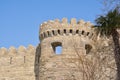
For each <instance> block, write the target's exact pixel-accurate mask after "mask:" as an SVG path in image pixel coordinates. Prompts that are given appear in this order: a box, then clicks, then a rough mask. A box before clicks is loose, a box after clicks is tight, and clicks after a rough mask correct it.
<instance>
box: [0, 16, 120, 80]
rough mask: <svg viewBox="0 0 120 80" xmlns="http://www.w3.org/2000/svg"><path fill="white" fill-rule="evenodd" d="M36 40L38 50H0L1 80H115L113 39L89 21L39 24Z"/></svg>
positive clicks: (64, 19)
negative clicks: (59, 48)
mask: <svg viewBox="0 0 120 80" xmlns="http://www.w3.org/2000/svg"><path fill="white" fill-rule="evenodd" d="M119 32H120V31H119ZM39 38H40V43H39V44H38V46H37V47H33V46H32V45H29V46H28V47H27V48H25V47H24V46H20V47H19V48H18V49H16V48H14V47H10V48H9V49H6V48H1V49H0V80H115V76H116V65H115V61H114V55H113V49H114V46H113V42H112V39H111V37H110V38H107V37H104V36H100V35H99V33H97V32H96V28H94V27H93V24H91V23H90V22H85V21H83V20H80V21H76V19H75V18H72V19H71V20H70V22H68V21H67V19H66V18H63V19H62V20H61V21H59V20H58V19H56V20H50V21H47V22H44V23H43V24H41V25H40V32H39ZM58 46H60V47H62V52H61V54H57V53H56V49H57V47H58Z"/></svg>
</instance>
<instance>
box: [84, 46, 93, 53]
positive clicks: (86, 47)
mask: <svg viewBox="0 0 120 80" xmlns="http://www.w3.org/2000/svg"><path fill="white" fill-rule="evenodd" d="M85 49H86V54H89V52H90V51H91V49H92V46H91V45H89V44H86V45H85Z"/></svg>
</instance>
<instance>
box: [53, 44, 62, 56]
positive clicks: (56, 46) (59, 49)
mask: <svg viewBox="0 0 120 80" xmlns="http://www.w3.org/2000/svg"><path fill="white" fill-rule="evenodd" d="M51 45H52V48H53V51H54V53H55V54H62V43H61V42H53V43H52V44H51Z"/></svg>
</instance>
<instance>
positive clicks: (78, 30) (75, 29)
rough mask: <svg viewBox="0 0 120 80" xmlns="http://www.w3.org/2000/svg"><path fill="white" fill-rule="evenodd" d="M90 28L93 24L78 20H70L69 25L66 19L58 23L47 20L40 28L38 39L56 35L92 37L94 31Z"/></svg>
mask: <svg viewBox="0 0 120 80" xmlns="http://www.w3.org/2000/svg"><path fill="white" fill-rule="evenodd" d="M92 26H93V24H92V23H90V22H85V21H84V20H79V21H78V22H77V21H76V19H75V18H72V19H71V20H70V23H68V20H67V19H66V18H63V19H62V21H59V20H58V19H56V20H54V21H53V20H49V21H47V22H44V23H43V24H41V26H40V39H41V40H42V39H44V38H47V37H51V36H56V35H63V34H66V35H68V34H69V33H71V34H73V35H75V34H78V35H85V36H91V35H93V30H94V28H93V27H92Z"/></svg>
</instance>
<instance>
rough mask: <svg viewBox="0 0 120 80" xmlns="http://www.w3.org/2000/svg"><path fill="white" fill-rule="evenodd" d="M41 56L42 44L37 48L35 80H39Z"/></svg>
mask: <svg viewBox="0 0 120 80" xmlns="http://www.w3.org/2000/svg"><path fill="white" fill-rule="evenodd" d="M40 56H41V46H40V44H39V45H38V46H37V48H36V52H35V62H34V72H35V80H39V67H40V65H39V60H40Z"/></svg>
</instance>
